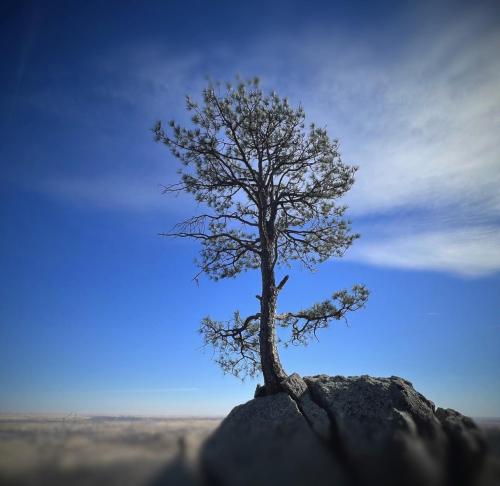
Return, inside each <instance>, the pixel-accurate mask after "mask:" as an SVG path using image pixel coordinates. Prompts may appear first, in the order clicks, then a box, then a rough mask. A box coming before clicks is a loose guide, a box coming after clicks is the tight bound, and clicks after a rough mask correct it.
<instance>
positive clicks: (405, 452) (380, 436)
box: [304, 375, 485, 486]
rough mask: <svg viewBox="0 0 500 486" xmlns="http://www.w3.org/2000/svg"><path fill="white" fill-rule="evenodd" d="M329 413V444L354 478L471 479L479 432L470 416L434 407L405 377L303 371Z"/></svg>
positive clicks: (391, 481) (480, 448)
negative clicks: (331, 438) (331, 436)
mask: <svg viewBox="0 0 500 486" xmlns="http://www.w3.org/2000/svg"><path fill="white" fill-rule="evenodd" d="M304 380H305V382H306V383H307V385H308V388H309V390H310V392H311V394H312V397H313V399H314V400H315V402H316V403H317V404H318V405H319V406H320V407H322V408H323V409H324V410H325V411H326V412H327V414H328V416H329V418H330V422H331V424H332V426H333V430H334V435H335V439H334V442H335V444H336V447H337V448H338V449H339V450H341V451H342V457H343V458H344V464H345V465H346V467H347V468H348V470H349V471H350V473H351V476H352V477H353V479H354V480H355V482H357V483H358V484H363V485H364V484H380V485H394V486H396V485H402V484H405V485H412V486H420V485H421V486H427V485H428V486H431V485H436V486H440V485H447V484H450V485H457V486H458V485H470V484H475V482H474V481H475V477H476V473H477V470H478V468H479V466H480V463H481V459H482V457H483V456H484V451H485V446H484V439H483V437H482V435H481V433H480V431H479V429H478V428H477V427H476V426H475V424H474V423H473V421H472V420H471V419H469V418H466V417H463V416H462V415H460V414H459V413H458V412H454V411H440V410H436V407H435V405H434V403H432V402H431V401H430V400H428V399H427V398H425V397H424V396H423V395H421V394H420V393H418V392H417V391H416V390H415V389H414V388H413V386H412V384H411V383H410V382H409V381H406V380H404V379H402V378H398V377H395V376H392V377H390V378H373V377H370V376H359V377H343V376H334V377H331V376H326V375H319V376H313V377H308V378H304Z"/></svg>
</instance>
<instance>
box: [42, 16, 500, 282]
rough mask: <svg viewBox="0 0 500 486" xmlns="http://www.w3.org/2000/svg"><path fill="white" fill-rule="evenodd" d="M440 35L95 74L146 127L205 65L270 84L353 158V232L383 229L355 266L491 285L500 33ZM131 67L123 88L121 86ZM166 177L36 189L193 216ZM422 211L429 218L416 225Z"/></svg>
mask: <svg viewBox="0 0 500 486" xmlns="http://www.w3.org/2000/svg"><path fill="white" fill-rule="evenodd" d="M435 27H436V26H435V25H434V26H432V25H431V27H429V29H427V30H425V29H421V30H420V31H419V32H418V33H417V35H413V36H412V42H411V43H407V44H406V46H403V47H401V48H400V49H397V50H395V51H394V52H395V53H392V54H391V55H386V54H384V53H382V52H378V51H377V50H376V48H374V47H373V46H371V45H369V44H367V43H365V44H361V43H357V44H356V47H351V44H350V40H349V39H343V38H340V37H338V36H337V35H336V34H333V35H332V34H327V35H325V34H324V33H323V34H322V33H319V34H318V33H314V32H311V33H310V34H309V37H307V36H306V37H301V38H300V39H297V38H284V37H282V38H281V39H280V40H273V41H271V40H270V39H269V38H268V39H266V38H263V39H261V41H260V43H255V44H252V47H251V49H249V50H247V51H246V52H245V53H243V54H244V55H243V54H241V55H236V53H235V52H234V51H231V50H230V49H224V48H214V49H212V50H211V51H210V53H208V54H207V56H204V55H202V53H203V48H202V49H201V50H200V52H199V53H195V54H187V55H185V56H184V57H173V56H172V55H170V54H169V53H168V52H166V51H162V50H161V49H158V48H153V49H150V48H149V47H148V46H142V47H141V46H139V47H134V48H133V49H132V50H131V49H130V46H128V47H127V46H125V47H124V48H123V51H120V52H115V53H113V55H111V53H109V55H107V56H104V58H106V59H111V60H115V63H114V64H110V65H107V64H106V63H105V62H104V63H103V64H101V65H100V66H97V67H96V69H99V70H100V71H102V72H103V73H106V72H108V73H109V74H110V79H111V81H110V82H109V83H108V84H102V85H101V88H100V89H101V90H102V92H101V93H100V96H102V98H108V97H111V98H112V99H115V100H122V101H123V103H126V104H131V105H134V106H135V107H136V108H138V109H139V111H138V113H139V112H140V116H141V117H142V119H148V120H149V123H152V122H153V121H154V119H155V118H156V117H157V116H158V117H167V119H168V118H169V117H170V116H177V117H181V118H182V117H183V95H184V94H185V93H192V94H196V93H199V90H200V88H201V86H202V85H203V84H204V79H203V78H201V79H200V76H202V75H203V74H204V71H203V69H205V68H204V66H210V69H211V72H209V73H207V74H211V75H213V76H214V77H215V78H216V79H217V78H219V79H228V78H231V77H232V76H233V75H234V74H235V73H242V74H243V75H249V74H252V75H253V74H262V77H263V82H264V86H265V87H269V88H275V89H276V90H277V91H278V92H279V93H282V94H286V95H289V96H290V98H291V99H292V101H294V102H298V101H300V102H302V104H303V106H304V108H305V111H306V113H307V115H308V119H309V120H311V121H316V122H318V124H326V125H327V128H328V130H329V132H330V133H331V135H333V136H338V137H339V138H340V141H341V146H342V151H343V155H344V158H345V160H346V161H347V162H350V163H354V164H357V165H359V166H360V171H359V173H358V176H357V182H356V184H355V186H354V188H353V189H352V191H351V193H350V194H349V196H348V199H347V202H348V204H349V205H350V207H351V210H350V214H352V215H353V216H354V219H355V221H359V220H361V221H363V219H364V218H365V217H366V216H370V217H373V218H379V220H380V221H387V223H388V226H389V230H388V231H386V232H384V233H382V232H380V231H379V232H378V233H377V234H375V235H373V234H369V233H367V232H366V231H365V232H364V236H365V238H364V239H362V240H361V241H360V242H358V243H357V244H356V245H355V247H354V248H353V249H352V250H351V255H353V257H352V258H356V259H357V260H359V261H364V262H367V263H371V264H377V265H389V266H395V267H404V268H414V269H434V270H439V271H446V272H452V273H456V274H461V275H469V276H481V275H487V274H489V273H492V272H496V271H498V270H500V263H499V253H498V250H497V248H499V247H500V238H499V236H498V220H499V214H500V191H499V190H498V188H499V187H500V137H499V136H498V133H500V89H499V86H500V57H499V56H498V55H497V51H498V45H500V31H499V30H498V29H495V28H491V25H488V19H486V17H485V16H475V17H474V16H473V15H469V14H468V16H467V18H466V19H465V18H461V19H460V18H456V19H455V21H454V22H448V23H447V24H446V25H445V26H443V28H442V29H436V28H435ZM124 67H126V76H123V79H124V80H125V81H124V82H123V83H118V84H117V83H115V80H116V79H121V76H120V73H121V71H120V70H121V69H122V68H124ZM103 79H106V76H105V75H104V74H103ZM165 155H166V154H165ZM154 157H157V155H156V154H155V155H154ZM165 162H167V161H165ZM155 167H158V166H155ZM155 170H156V169H155ZM109 172H112V171H108V173H109ZM170 173H171V172H170ZM160 174H161V171H159V170H158V171H157V173H156V174H151V178H150V179H145V178H144V177H135V178H134V177H130V178H123V177H122V178H121V179H118V180H116V179H115V178H113V177H105V178H99V179H97V178H95V177H87V178H85V179H82V178H73V179H71V178H65V179H61V178H60V177H58V176H55V177H53V178H49V180H48V182H47V183H46V184H43V185H42V190H44V191H45V192H49V193H51V194H54V195H57V196H59V197H64V198H68V199H72V200H74V201H77V202H78V201H80V202H85V203H86V204H94V205H97V206H99V207H115V208H119V209H141V210H152V209H156V208H159V209H165V208H166V207H167V205H168V204H170V207H171V208H172V209H173V210H174V211H175V210H181V209H185V208H186V207H187V206H186V204H189V203H187V200H188V198H186V199H183V203H184V202H185V203H186V204H179V203H178V202H176V201H175V200H173V201H172V199H171V198H168V199H169V203H167V202H166V201H165V198H161V196H160V195H159V190H158V186H157V183H158V182H165V183H169V182H172V181H168V180H163V179H161V177H160ZM155 177H156V178H157V180H156V181H154V180H153V179H154V178H155ZM189 207H192V206H189ZM401 210H403V211H406V212H407V213H408V224H406V225H402V226H398V225H397V224H394V223H395V219H396V218H395V217H394V213H397V212H398V211H401ZM412 211H413V212H414V213H413V215H412ZM422 211H423V212H426V213H427V214H430V216H429V217H427V218H425V219H422V218H421V212H422ZM443 221H444V222H445V224H442V222H443ZM409 228H412V229H413V231H411V232H410V231H409ZM436 228H439V230H437V229H436ZM367 238H368V239H367ZM370 238H371V239H370Z"/></svg>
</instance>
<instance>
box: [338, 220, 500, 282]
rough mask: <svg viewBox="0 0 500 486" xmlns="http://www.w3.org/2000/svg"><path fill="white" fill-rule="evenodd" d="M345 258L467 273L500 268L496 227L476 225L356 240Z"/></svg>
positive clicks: (499, 239)
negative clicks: (474, 226)
mask: <svg viewBox="0 0 500 486" xmlns="http://www.w3.org/2000/svg"><path fill="white" fill-rule="evenodd" d="M348 258H349V259H351V260H355V261H360V262H365V263H369V264H374V265H383V266H390V267H396V268H405V269H414V270H438V271H445V272H450V273H454V274H458V275H462V276H467V277H480V276H485V275H489V274H492V273H494V272H497V271H500V228H494V227H489V228H488V227H486V228H485V227H476V228H461V229H451V230H441V231H428V232H421V233H415V234H406V235H403V236H402V235H398V234H397V233H396V234H393V235H392V236H386V237H385V238H383V239H379V240H370V239H368V240H366V241H360V242H359V243H358V244H357V245H356V246H355V247H353V248H352V250H351V251H350V254H349V255H348Z"/></svg>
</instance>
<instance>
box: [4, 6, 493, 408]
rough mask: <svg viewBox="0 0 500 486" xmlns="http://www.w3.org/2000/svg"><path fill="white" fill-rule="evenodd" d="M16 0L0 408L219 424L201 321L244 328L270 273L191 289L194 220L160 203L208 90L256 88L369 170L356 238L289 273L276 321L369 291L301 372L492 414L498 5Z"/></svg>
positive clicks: (245, 393)
mask: <svg viewBox="0 0 500 486" xmlns="http://www.w3.org/2000/svg"><path fill="white" fill-rule="evenodd" d="M103 3H104V2H92V1H89V2H14V1H12V2H3V3H2V5H1V7H0V48H1V51H2V69H1V70H0V83H1V90H0V130H1V132H0V133H1V137H2V142H1V144H0V163H1V172H0V187H1V194H0V197H1V204H0V215H1V216H0V218H1V219H0V224H1V228H0V229H1V231H0V235H1V236H0V248H1V251H0V268H1V269H2V272H1V274H0V388H1V390H2V393H1V394H0V410H1V411H9V412H12V411H19V412H75V413H141V414H165V415H220V414H224V413H227V412H228V411H229V410H230V409H231V407H233V406H234V405H236V404H238V403H241V402H242V401H245V400H247V399H249V398H250V397H251V395H252V393H253V390H254V388H255V384H256V381H252V380H247V381H245V382H243V383H241V382H239V381H238V380H236V379H235V378H233V377H231V376H224V375H223V374H222V372H221V371H220V370H219V369H218V368H217V367H216V365H215V364H214V363H213V362H212V361H211V353H210V350H206V349H205V350H203V349H201V345H202V341H201V337H200V335H199V334H197V329H198V324H199V321H200V319H201V318H202V317H203V316H205V315H207V314H209V315H211V316H212V317H214V318H217V319H225V318H228V317H230V315H231V314H232V312H233V311H234V310H235V309H240V310H241V311H242V314H244V313H246V312H250V313H251V312H253V311H255V306H256V304H257V301H256V299H255V298H254V295H255V294H256V293H257V290H258V286H259V277H258V275H257V274H255V273H247V274H245V275H243V276H241V277H239V278H238V279H236V280H228V281H223V282H217V283H215V282H211V281H209V280H207V279H202V280H201V282H200V285H199V286H196V284H194V283H193V282H192V280H191V278H192V277H193V275H194V274H195V273H196V268H195V266H194V264H193V259H194V258H195V257H196V255H197V251H198V246H197V244H196V243H195V242H188V241H185V240H182V241H178V240H169V239H165V238H161V237H159V236H157V234H158V233H159V232H161V231H165V230H168V229H169V228H170V227H171V226H172V224H174V223H175V222H176V221H179V220H181V219H182V218H183V217H187V216H189V215H191V214H195V213H196V210H197V208H196V206H195V204H194V203H193V202H192V201H190V199H189V198H188V197H187V196H180V197H178V198H171V197H166V196H163V195H162V194H161V187H160V186H161V184H168V183H170V182H174V181H175V177H176V174H175V170H176V168H177V163H176V161H175V160H174V159H173V158H172V156H171V155H170V154H169V153H168V152H167V150H166V149H165V147H162V146H160V145H157V144H155V143H154V142H153V140H152V134H151V132H150V128H151V127H152V126H153V124H154V122H155V121H156V120H157V119H163V120H169V119H170V118H176V119H177V120H180V121H186V119H187V118H186V114H185V111H184V95H185V94H192V95H194V96H195V97H196V95H197V94H198V93H199V92H200V90H201V89H202V88H203V86H204V85H205V84H206V77H207V76H210V77H212V78H213V79H220V80H231V79H234V76H235V75H236V74H239V75H241V76H243V77H246V76H254V75H258V76H259V77H260V78H261V81H262V85H263V87H264V89H266V90H267V89H269V90H271V89H274V90H276V91H277V92H278V93H280V94H282V95H284V96H285V95H286V96H288V97H289V98H290V100H291V101H292V102H293V103H295V104H298V103H301V104H302V105H303V107H304V109H305V112H306V115H307V119H308V120H309V121H315V122H317V123H318V124H320V125H325V126H326V127H327V129H328V131H329V133H330V134H331V136H332V137H337V138H339V139H340V142H341V148H342V154H343V158H344V160H345V161H347V162H349V163H353V164H356V165H358V166H359V172H358V176H357V182H356V184H355V187H354V188H353V189H352V191H351V193H350V194H349V196H348V198H347V202H348V204H349V206H350V217H351V219H352V220H353V224H354V228H355V230H356V231H359V232H360V233H361V234H362V238H361V239H360V240H358V241H357V242H356V243H355V245H354V246H353V247H352V248H351V249H350V251H349V253H348V254H347V255H346V257H345V258H344V259H342V260H335V261H331V262H327V263H325V264H323V265H322V266H321V267H320V268H319V269H318V271H317V272H316V273H313V274H310V273H308V272H307V271H305V270H302V269H300V268H294V269H293V271H292V273H291V278H290V281H289V283H288V284H287V287H286V289H285V291H284V292H283V294H282V300H281V301H280V309H282V310H287V309H290V310H294V309H297V308H298V307H303V306H308V305H309V304H311V303H312V302H314V301H317V300H321V299H323V298H326V297H328V296H329V295H330V294H331V293H332V292H333V291H334V290H337V289H339V288H343V287H349V286H351V285H352V284H354V283H357V282H362V283H365V284H366V285H367V286H368V287H369V288H370V290H371V297H370V301H369V303H368V306H367V308H366V309H365V310H362V311H358V312H356V313H355V314H353V315H352V316H351V317H350V319H349V325H348V326H346V325H345V324H344V323H335V324H334V325H332V326H331V328H330V329H328V330H327V331H324V332H323V333H322V334H321V335H320V336H319V337H320V342H318V343H312V344H311V345H310V346H308V347H307V348H290V349H287V350H285V351H283V352H282V361H283V364H284V366H285V368H286V370H287V371H289V372H292V371H297V372H299V373H301V374H303V375H307V374H317V373H327V374H347V375H356V374H364V373H368V374H372V375H382V376H388V375H400V376H403V377H406V378H407V379H409V380H410V381H412V382H413V383H414V385H415V387H416V388H417V389H418V390H419V391H421V392H422V393H424V394H426V395H427V396H428V397H429V398H430V399H432V400H433V401H435V402H436V403H437V404H438V405H440V406H447V407H452V408H456V409H458V410H460V411H462V412H465V413H467V414H470V415H474V416H500V353H499V351H498V350H499V349H500V320H499V315H500V312H499V311H500V303H499V294H500V217H499V216H500V191H499V190H498V187H499V185H500V146H499V145H500V141H499V137H498V133H500V89H499V86H500V58H499V56H498V49H499V46H500V9H499V8H498V6H495V2H474V4H472V3H469V4H467V3H463V4H462V3H460V2H441V3H440V2H429V3H428V2H402V1H393V2H391V1H387V2H340V3H339V2H324V3H323V2H291V1H290V2H269V3H266V2H258V1H257V2H247V3H243V2H241V3H237V2H225V1H213V2H206V1H204V2H201V1H200V2H192V1H183V2H177V1H172V2H159V1H158V2H119V3H113V2H106V5H103Z"/></svg>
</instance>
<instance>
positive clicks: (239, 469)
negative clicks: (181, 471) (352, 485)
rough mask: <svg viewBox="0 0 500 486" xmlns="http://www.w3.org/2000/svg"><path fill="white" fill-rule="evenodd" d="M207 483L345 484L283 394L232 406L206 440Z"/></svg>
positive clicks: (325, 450) (326, 451)
mask: <svg viewBox="0 0 500 486" xmlns="http://www.w3.org/2000/svg"><path fill="white" fill-rule="evenodd" d="M201 464H202V468H203V471H204V474H205V477H206V480H207V482H208V483H209V484H217V485H220V486H226V485H227V486H243V485H248V486H250V485H262V486H265V485H277V486H278V485H289V486H303V485H305V484H310V485H317V486H322V485H329V486H330V485H332V484H334V485H338V486H347V485H348V484H349V482H348V481H347V479H346V477H345V475H344V472H343V469H342V467H341V466H340V465H339V464H338V463H337V461H336V459H335V457H334V455H332V453H331V451H330V450H329V449H328V447H327V446H326V445H325V444H324V443H323V442H322V441H320V440H319V439H318V437H317V435H316V434H315V433H314V432H313V431H312V430H311V427H310V426H309V424H308V423H307V421H306V420H305V418H304V416H303V415H302V413H301V412H300V410H299V409H298V408H297V405H296V403H295V401H294V400H293V399H292V398H291V397H290V396H289V395H287V394H285V393H278V394H275V395H270V396H264V397H262V398H257V399H254V400H251V401H249V402H247V403H245V404H244V405H239V406H237V407H235V408H234V409H233V410H232V411H231V413H230V414H229V415H228V416H227V417H226V419H224V420H223V422H222V423H221V425H220V426H219V428H218V429H217V430H216V431H215V433H214V434H213V435H212V436H211V437H210V438H209V439H208V441H207V442H206V443H205V445H204V447H203V450H202V453H201Z"/></svg>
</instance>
